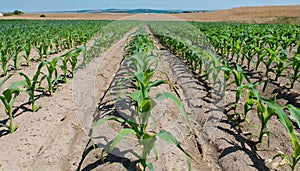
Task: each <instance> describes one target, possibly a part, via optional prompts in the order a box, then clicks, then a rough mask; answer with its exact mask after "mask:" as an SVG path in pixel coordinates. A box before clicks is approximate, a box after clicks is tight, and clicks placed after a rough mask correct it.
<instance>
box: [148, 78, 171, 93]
mask: <svg viewBox="0 0 300 171" xmlns="http://www.w3.org/2000/svg"><path fill="white" fill-rule="evenodd" d="M162 84H168V81H166V80H156V81H154V82H152V83H150V84H149V85H148V86H147V87H146V91H150V89H151V88H152V87H158V86H160V85H162Z"/></svg>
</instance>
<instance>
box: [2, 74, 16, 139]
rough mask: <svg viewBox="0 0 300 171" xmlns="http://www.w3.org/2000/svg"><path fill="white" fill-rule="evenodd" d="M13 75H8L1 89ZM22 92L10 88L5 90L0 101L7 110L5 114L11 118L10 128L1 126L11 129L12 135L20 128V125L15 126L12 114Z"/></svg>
mask: <svg viewBox="0 0 300 171" xmlns="http://www.w3.org/2000/svg"><path fill="white" fill-rule="evenodd" d="M11 76H12V75H8V76H7V77H5V78H4V79H3V80H2V81H1V83H0V87H1V86H2V85H3V84H4V83H5V82H6V81H7V80H8V79H9V78H10V77H11ZM20 92H21V90H20V89H19V88H17V87H9V88H7V89H5V90H4V91H3V92H2V95H0V100H1V102H2V103H3V105H4V108H5V113H6V114H7V115H8V117H9V126H8V127H7V126H6V125H3V124H2V125H0V126H5V127H7V128H8V129H9V132H10V133H14V132H15V130H16V129H17V128H18V125H14V124H13V114H12V108H13V105H14V102H15V99H16V97H17V96H18V95H19V94H20Z"/></svg>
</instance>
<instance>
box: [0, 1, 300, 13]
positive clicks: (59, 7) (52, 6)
mask: <svg viewBox="0 0 300 171" xmlns="http://www.w3.org/2000/svg"><path fill="white" fill-rule="evenodd" d="M263 5H300V0H206V1H204V0H0V12H9V11H14V10H16V9H17V10H21V11H23V12H40V11H43V12H45V11H68V10H81V9H107V8H119V9H136V8H150V9H180V10H216V9H229V8H234V7H240V6H263Z"/></svg>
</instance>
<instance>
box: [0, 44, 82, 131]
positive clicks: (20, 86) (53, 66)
mask: <svg viewBox="0 0 300 171" xmlns="http://www.w3.org/2000/svg"><path fill="white" fill-rule="evenodd" d="M82 50H83V47H81V48H77V49H74V50H70V51H69V52H67V53H66V54H64V55H62V56H59V57H55V58H54V59H53V60H52V61H42V62H41V63H40V64H39V66H38V68H37V70H36V72H35V73H34V75H33V77H32V78H31V77H30V76H28V75H26V74H25V73H24V72H19V73H18V74H19V75H20V76H21V77H22V78H23V80H22V81H16V82H13V83H12V84H11V85H10V86H9V87H8V88H6V89H5V90H4V91H3V92H2V95H1V96H0V99H1V102H2V103H3V105H4V108H5V112H6V114H7V115H8V117H9V126H6V125H4V124H2V125H0V126H5V127H7V128H8V129H9V132H10V133H13V132H14V131H15V130H16V128H17V126H14V124H13V113H12V109H13V105H14V101H15V99H16V98H17V96H18V95H20V94H21V93H23V92H25V93H26V94H27V95H28V96H29V103H30V104H31V110H32V112H36V111H37V110H38V109H39V108H40V106H39V105H36V104H35V101H36V99H35V92H36V91H37V90H38V89H40V90H43V89H47V90H48V91H49V95H52V94H53V87H54V85H55V83H56V82H57V80H59V79H62V78H63V79H64V80H65V81H66V79H65V78H66V75H65V73H67V71H69V72H70V73H71V75H72V77H73V75H74V66H75V65H76V61H77V58H78V55H79V53H80V52H81V51H82ZM58 60H61V61H62V63H63V64H65V65H66V66H65V67H61V68H62V69H63V73H64V74H63V75H62V76H57V68H58V65H57V62H58ZM64 62H66V63H64ZM67 63H68V64H69V65H67ZM68 66H71V68H69V67H68ZM45 67H46V68H47V71H48V73H47V75H44V76H42V72H41V71H42V69H43V68H45ZM53 73H56V76H55V77H54V80H53V79H52V78H53ZM12 76H13V74H10V75H8V76H6V77H5V78H4V79H3V80H2V82H1V84H0V86H2V85H3V84H4V83H5V82H6V81H7V80H8V79H9V78H11V77H12ZM44 79H47V83H48V88H44V87H41V84H42V81H43V80H44Z"/></svg>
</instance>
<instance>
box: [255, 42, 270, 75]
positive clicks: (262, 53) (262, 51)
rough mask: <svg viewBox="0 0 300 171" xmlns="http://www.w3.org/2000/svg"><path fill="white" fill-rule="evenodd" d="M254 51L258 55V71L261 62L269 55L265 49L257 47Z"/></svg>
mask: <svg viewBox="0 0 300 171" xmlns="http://www.w3.org/2000/svg"><path fill="white" fill-rule="evenodd" d="M254 50H255V51H256V54H257V61H256V64H255V70H256V71H257V70H258V67H259V65H260V64H261V62H263V60H264V57H265V56H266V55H267V51H266V50H265V48H263V47H255V48H254Z"/></svg>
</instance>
